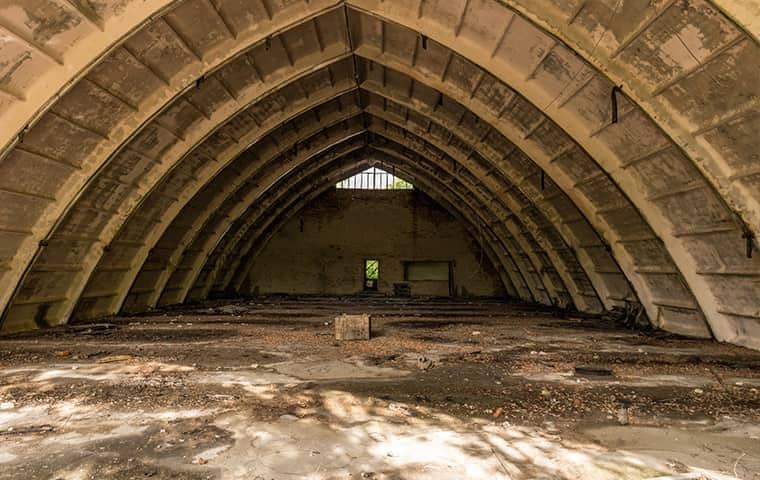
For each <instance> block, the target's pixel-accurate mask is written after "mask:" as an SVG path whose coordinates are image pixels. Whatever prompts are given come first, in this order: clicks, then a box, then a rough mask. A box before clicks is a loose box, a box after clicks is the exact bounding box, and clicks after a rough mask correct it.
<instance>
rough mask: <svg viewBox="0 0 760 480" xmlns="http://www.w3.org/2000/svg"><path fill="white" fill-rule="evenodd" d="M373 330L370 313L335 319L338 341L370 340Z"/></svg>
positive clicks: (345, 315)
mask: <svg viewBox="0 0 760 480" xmlns="http://www.w3.org/2000/svg"><path fill="white" fill-rule="evenodd" d="M371 328H372V317H371V316H370V315H369V314H368V313H363V314H361V315H347V314H345V313H344V314H342V315H338V316H337V317H335V339H336V340H369V339H370V334H371V333H370V330H371Z"/></svg>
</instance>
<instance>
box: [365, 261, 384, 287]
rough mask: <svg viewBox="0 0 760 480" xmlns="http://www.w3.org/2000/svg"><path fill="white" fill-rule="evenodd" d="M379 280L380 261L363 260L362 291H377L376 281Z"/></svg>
mask: <svg viewBox="0 0 760 480" xmlns="http://www.w3.org/2000/svg"><path fill="white" fill-rule="evenodd" d="M379 278H380V261H379V260H374V259H365V260H364V290H372V291H376V290H377V280H378V279H379Z"/></svg>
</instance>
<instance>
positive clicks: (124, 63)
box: [0, 1, 348, 320]
mask: <svg viewBox="0 0 760 480" xmlns="http://www.w3.org/2000/svg"><path fill="white" fill-rule="evenodd" d="M199 3H200V2H195V1H191V2H187V4H186V5H185V6H184V8H189V9H190V11H191V12H192V10H193V8H194V5H195V6H198V5H197V4H199ZM331 7H333V10H334V7H335V2H324V1H314V2H310V6H308V8H305V9H303V8H300V9H299V8H295V9H292V10H289V11H290V13H289V14H286V15H283V16H281V17H278V18H277V20H276V21H267V22H265V23H264V24H263V25H261V26H259V28H253V29H252V30H250V31H247V33H245V34H241V35H238V36H237V37H235V38H230V39H227V40H226V41H221V43H219V42H210V43H208V44H204V43H203V39H206V40H207V39H208V38H209V37H208V36H207V35H206V33H207V32H204V31H203V30H200V31H198V32H196V34H203V35H201V36H200V37H199V38H198V39H196V40H197V42H200V43H197V42H191V41H190V40H189V38H190V37H188V36H187V35H182V34H181V33H180V30H179V29H178V27H177V25H174V26H173V25H172V24H171V18H169V17H163V16H162V17H159V18H157V19H155V20H154V21H153V22H151V23H150V24H149V25H148V26H146V27H145V28H143V29H141V30H140V31H138V32H136V33H135V34H134V35H132V36H131V37H130V38H129V39H128V40H127V41H126V42H125V43H124V44H123V45H120V46H119V47H118V48H117V49H115V50H114V51H113V52H112V53H111V54H109V55H108V56H106V57H105V59H104V61H102V62H100V63H98V64H97V65H96V66H95V67H94V68H93V69H92V70H90V71H89V73H88V75H87V76H86V77H85V78H83V79H82V80H81V81H80V82H78V83H77V84H76V87H77V88H76V89H72V90H70V91H69V92H68V93H67V94H66V95H64V96H63V97H62V98H61V99H60V100H59V101H58V102H56V103H55V105H53V108H52V109H51V110H50V111H48V112H47V113H45V114H44V115H42V116H41V117H40V119H39V121H38V122H37V123H36V124H35V125H34V126H32V127H31V128H29V129H28V131H27V132H26V133H25V135H24V137H23V142H22V143H20V144H17V145H16V147H15V148H13V149H12V150H10V151H9V152H8V154H7V156H6V157H5V158H4V159H3V160H2V163H0V168H5V169H11V173H14V172H15V173H16V175H8V176H6V177H5V178H7V179H8V180H9V181H17V178H16V176H18V175H19V174H23V173H25V172H27V171H28V169H32V170H38V171H39V175H37V176H36V178H34V179H32V180H30V181H31V182H33V183H35V185H34V186H31V187H30V191H31V192H32V193H33V192H39V191H44V192H46V193H47V195H49V196H50V197H51V198H48V197H41V198H40V197H39V195H37V194H35V195H36V196H32V197H29V196H28V195H25V196H21V197H19V195H18V194H15V195H14V196H12V197H11V198H8V199H5V198H4V197H2V194H3V190H2V187H3V186H5V185H4V184H2V185H0V199H2V200H3V201H6V200H7V203H8V204H10V207H13V206H14V205H16V204H18V203H19V202H20V201H21V200H25V203H26V204H28V205H25V207H24V210H25V213H24V215H22V216H19V215H18V214H17V215H15V216H12V217H9V220H10V221H11V222H12V226H13V232H15V233H13V232H12V234H11V235H10V237H9V238H7V239H6V238H2V240H4V241H8V242H13V243H12V244H13V245H16V248H15V254H14V255H13V257H12V259H11V261H10V266H9V271H8V272H6V273H5V274H4V275H3V276H2V277H0V287H2V288H0V308H2V307H5V306H6V304H7V303H8V302H9V300H10V296H11V293H13V292H14V284H19V283H21V281H22V280H21V279H22V277H26V276H27V274H28V273H29V265H30V264H31V262H34V261H36V260H37V258H38V257H39V256H40V255H41V254H42V252H41V248H40V245H39V244H40V242H42V243H43V244H44V243H50V240H51V238H50V237H51V236H52V234H53V232H54V231H55V230H56V229H58V228H59V223H60V222H61V221H62V220H63V218H64V216H65V215H67V214H69V211H70V210H71V208H72V207H73V205H74V204H75V202H76V201H77V200H78V199H79V198H80V197H81V196H82V195H84V194H85V192H86V189H87V188H90V187H92V185H93V183H95V180H94V179H95V178H96V177H95V176H96V175H98V174H102V173H103V172H102V170H104V169H106V168H107V165H109V164H113V163H114V162H113V158H118V156H119V155H122V157H123V156H124V153H123V152H124V145H125V143H126V142H130V141H132V142H134V141H137V142H139V141H140V140H142V141H143V143H144V142H146V141H148V142H150V141H152V139H151V135H154V136H156V137H158V138H160V139H161V140H162V141H164V142H166V139H165V138H164V137H166V136H167V135H168V136H170V137H175V139H179V138H176V137H180V138H181V137H183V135H176V134H174V135H172V134H173V133H174V132H172V131H171V129H166V128H162V127H160V117H161V115H164V116H169V117H171V116H172V115H173V114H176V113H180V114H182V113H184V114H185V119H187V117H188V114H187V113H185V112H184V111H183V110H186V109H188V108H190V109H191V110H192V109H193V107H192V105H193V104H192V101H191V102H189V104H190V106H189V107H188V106H187V105H185V106H184V109H183V106H182V105H179V108H177V109H176V110H178V112H177V111H176V110H175V111H174V112H173V111H172V110H171V109H170V103H171V102H172V101H173V100H175V99H177V100H180V99H183V98H184V97H186V96H191V95H192V93H193V92H194V89H195V88H196V87H197V86H200V87H201V88H200V90H201V91H207V90H211V93H212V94H217V95H218V93H217V92H214V90H218V89H219V88H222V89H223V90H227V88H228V87H231V92H227V93H226V94H227V95H229V96H231V97H233V99H234V100H237V98H235V97H238V98H239V97H242V96H243V95H244V94H249V95H250V96H251V97H255V96H256V95H257V93H256V92H255V90H256V89H258V90H259V92H258V95H260V94H261V93H263V92H262V91H266V89H267V87H268V86H269V85H268V82H269V81H273V80H275V79H276V78H277V76H278V75H279V74H281V73H282V72H278V70H284V69H287V68H289V69H291V70H295V69H301V71H302V73H303V74H307V73H308V72H309V70H313V69H316V68H318V65H319V63H320V62H326V61H329V60H332V59H334V58H336V56H340V55H347V53H348V46H347V44H346V42H345V34H342V30H341V26H340V22H341V18H342V16H341V15H340V14H339V13H340V12H333V14H332V15H333V16H334V17H330V11H331V10H330V8H331ZM325 10H326V11H325ZM173 12H174V14H175V15H181V12H182V10H174V11H173ZM212 13H213V12H212ZM214 15H215V14H214ZM214 15H210V16H209V17H210V18H212V19H213V18H214ZM309 20H313V22H312V23H310V24H305V23H304V22H306V21H309ZM330 21H332V22H337V23H336V24H335V25H337V28H334V26H333V25H323V26H322V27H317V28H322V29H323V30H324V31H323V32H320V34H319V37H320V38H321V39H322V40H321V42H316V41H313V42H309V43H308V46H306V48H305V49H302V53H304V54H305V55H306V56H308V53H309V52H310V51H311V52H313V51H317V52H319V54H318V56H322V60H318V59H316V58H314V56H311V57H310V58H306V59H303V60H305V61H304V62H302V63H299V64H291V63H290V62H289V60H294V59H293V58H291V57H290V56H289V55H286V54H285V52H284V49H283V45H284V44H285V43H283V42H287V40H285V41H280V42H278V38H280V37H279V36H274V35H273V34H275V33H277V32H278V31H282V32H283V34H285V33H287V32H290V34H291V35H292V34H294V32H295V33H296V34H302V32H301V31H299V27H300V29H301V30H305V29H308V30H312V31H313V28H314V25H318V24H319V22H330ZM314 22H316V23H314ZM202 26H203V25H200V27H202ZM184 27H185V28H191V26H190V25H188V24H185V25H184ZM326 27H329V28H326ZM216 28H217V29H219V35H217V37H216V38H217V39H221V38H222V37H223V35H221V33H223V32H224V31H226V27H225V26H224V24H223V23H221V22H218V23H216ZM343 31H344V29H343ZM185 33H186V34H187V33H188V32H187V31H186V32H185ZM316 35H317V34H316V33H313V32H312V33H311V36H313V37H315V36H316ZM267 38H268V39H269V40H268V41H267V40H266V39H267ZM193 45H194V46H193ZM257 46H258V47H259V48H258V50H256V47H257ZM270 47H271V48H272V49H273V52H271V53H272V54H271V55H270V52H269V48H270ZM252 48H253V51H250V50H251V49H252ZM274 51H277V53H278V54H277V55H274V53H275V52H274ZM257 52H258V53H257ZM264 52H266V54H264ZM256 57H258V58H261V57H267V58H268V59H269V58H270V57H271V60H275V61H279V62H280V64H279V65H278V64H277V63H272V62H271V61H266V60H265V61H263V62H262V65H261V66H256V68H254V66H253V65H250V64H249V66H248V70H247V71H248V76H249V77H250V78H252V79H260V80H261V81H260V82H259V83H258V84H253V85H247V84H246V83H241V79H239V78H235V77H225V73H227V70H225V67H229V65H231V64H234V63H235V62H239V63H240V62H242V63H248V62H250V61H252V60H253V59H254V58H256ZM267 69H269V70H267ZM212 73H213V74H214V75H215V76H216V77H218V78H221V79H222V80H219V83H217V82H216V81H214V82H205V83H204V82H199V79H205V78H206V77H207V76H209V75H210V74H212ZM262 73H263V74H265V78H261V77H260V75H261V74H262ZM266 74H269V75H266ZM225 81H226V83H225ZM241 85H242V87H244V88H246V89H248V91H242V90H236V89H235V87H240V86H241ZM251 88H252V89H253V90H254V91H250V89H251ZM82 97H84V99H85V101H84V102H81V101H80V100H79V99H81V98H82ZM244 100H245V99H242V100H241V101H244ZM180 101H183V100H180ZM82 103H83V104H85V105H86V107H84V106H82ZM230 107H233V105H230ZM233 108H234V107H233ZM195 113H196V114H198V115H199V116H200V117H201V118H202V119H203V120H206V121H211V120H212V119H210V118H205V115H206V114H207V112H202V111H201V112H195ZM156 120H158V122H157V121H156ZM156 125H159V126H158V127H156ZM168 125H170V126H172V127H175V128H176V127H177V125H175V124H174V123H173V122H171V121H170V122H169V124H168ZM181 126H182V127H185V128H187V127H190V126H191V125H181ZM149 127H150V128H160V129H161V132H160V133H155V132H151V131H150V129H149ZM146 128H148V133H146ZM56 132H57V133H56ZM192 132H193V130H192V129H191V130H189V131H188V132H187V133H192ZM56 136H57V138H56ZM62 139H66V140H65V141H64V140H62ZM72 139H73V141H72ZM181 139H182V140H188V139H187V138H181ZM149 153H152V152H149ZM133 163H135V165H134V168H139V167H142V168H145V166H144V165H140V164H139V163H138V162H133ZM20 164H24V165H25V168H24V169H20V170H19V169H18V166H19V165H20ZM0 173H2V172H0ZM109 188H111V189H113V190H116V193H122V192H121V191H120V188H119V187H118V186H110V187H109ZM122 190H123V188H122ZM52 197H54V198H52ZM20 199H21V200H20ZM116 202H118V200H117V201H116ZM19 208H21V207H19ZM3 227H8V228H10V226H6V225H4V224H0V232H2V229H3ZM6 237H8V235H6ZM103 246H104V245H100V246H99V248H102V247H103ZM95 249H97V247H96V248H95ZM6 287H7V288H6ZM43 288H44V287H43ZM54 296H55V295H54ZM57 296H58V297H59V298H63V297H64V296H63V295H57ZM53 300H54V299H53ZM56 309H57V306H56V305H54V306H53V308H52V309H51V310H53V311H54V310H56ZM63 310H64V311H65V310H66V309H65V308H64V309H63ZM27 313H29V312H25V316H28V315H26V314H27ZM51 313H52V312H51ZM34 315H35V314H32V316H34ZM57 316H58V317H61V315H57ZM64 316H65V315H64ZM43 320H44V319H43Z"/></svg>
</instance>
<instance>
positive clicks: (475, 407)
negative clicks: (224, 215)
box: [0, 297, 760, 480]
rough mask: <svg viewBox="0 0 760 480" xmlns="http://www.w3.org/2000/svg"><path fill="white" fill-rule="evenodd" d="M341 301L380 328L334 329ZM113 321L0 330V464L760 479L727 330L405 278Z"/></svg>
mask: <svg viewBox="0 0 760 480" xmlns="http://www.w3.org/2000/svg"><path fill="white" fill-rule="evenodd" d="M220 306H221V307H225V306H226V307H229V306H234V307H235V308H234V309H233V308H226V307H225V309H224V311H221V310H220ZM224 312H235V313H234V314H230V313H224ZM340 313H347V314H358V315H361V314H368V315H371V316H372V330H373V338H372V339H371V340H369V341H360V342H336V341H335V339H334V337H333V334H334V331H335V330H334V327H333V326H332V319H334V318H335V317H336V316H337V315H338V314H340ZM109 321H110V322H112V324H114V325H115V327H114V328H110V329H109V330H108V331H109V332H110V334H109V335H108V336H105V337H104V336H97V335H95V336H93V335H80V334H79V333H77V332H75V331H72V330H70V329H68V328H53V329H49V330H43V331H39V332H34V333H25V334H19V335H13V336H9V337H5V338H3V339H0V479H3V480H5V479H8V480H10V479H14V480H16V479H32V480H34V479H60V480H81V479H91V478H97V479H136V478H151V479H175V478H182V479H246V480H248V479H256V478H260V479H266V480H272V479H275V480H280V479H296V478H298V479H300V478H309V479H324V480H327V479H357V478H373V479H377V480H387V479H405V480H417V479H435V480H440V479H443V480H446V479H462V478H468V479H488V480H491V479H547V480H548V479H559V480H569V479H580V478H582V479H594V480H596V479H602V480H605V479H610V480H612V479H630V480H644V479H647V480H649V479H654V478H691V479H693V478H699V476H700V475H702V476H704V477H705V478H709V479H711V480H719V479H720V480H726V479H736V478H739V479H743V480H758V479H760V393H759V392H758V389H760V352H753V351H750V350H745V349H742V348H740V347H737V346H732V345H725V344H719V343H715V342H710V341H703V340H694V339H684V338H678V337H675V336H670V335H662V334H657V335H652V334H650V332H641V331H637V330H631V329H625V328H621V327H619V326H616V324H615V323H614V322H613V321H612V320H605V319H603V318H582V319H577V318H573V319H569V318H566V317H563V316H562V315H558V314H557V313H556V312H555V311H548V310H544V309H540V308H536V307H531V306H524V305H519V304H504V303H498V302H480V303H477V304H476V303H466V302H464V301H440V300H419V299H408V298H407V299H403V300H402V299H395V300H394V299H367V298H361V299H357V298H354V299H342V298H329V297H324V298H323V297H304V298H274V299H271V300H269V299H265V298H264V299H262V298H260V299H257V300H256V302H255V303H254V302H237V303H233V304H231V303H230V302H229V301H227V302H226V303H222V302H221V301H220V302H218V303H214V302H209V303H207V304H205V305H201V306H198V307H193V308H191V307H188V308H184V309H182V310H170V311H165V312H155V314H154V315H152V316H144V315H143V316H140V317H119V318H114V319H109ZM473 332H478V334H477V335H473ZM40 459H44V461H41V460H40Z"/></svg>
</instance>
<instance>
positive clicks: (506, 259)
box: [163, 139, 532, 303]
mask: <svg viewBox="0 0 760 480" xmlns="http://www.w3.org/2000/svg"><path fill="white" fill-rule="evenodd" d="M350 142H351V140H350V139H349V143H350ZM345 143H346V142H345V140H344V141H343V142H341V143H340V144H336V145H333V146H332V147H331V149H332V152H327V153H326V154H324V155H322V157H323V158H319V157H316V159H315V158H314V157H313V158H312V160H310V166H309V168H308V171H304V172H303V173H301V174H292V175H290V176H289V178H286V179H283V180H281V181H279V182H278V183H277V185H274V186H272V188H270V189H268V190H267V192H265V196H264V197H263V198H262V199H260V200H259V201H257V202H255V203H254V204H251V205H249V209H252V210H254V211H256V212H258V214H262V213H263V212H265V211H266V212H267V218H270V219H271V218H273V216H272V215H270V212H271V209H272V208H273V205H274V204H275V202H277V201H282V200H288V201H291V202H292V201H295V200H296V199H298V198H299V197H300V196H302V195H305V192H308V191H310V190H313V189H314V184H315V183H317V182H316V180H315V179H319V181H323V178H322V177H324V176H325V175H326V174H325V170H328V171H329V170H330V169H332V168H334V165H335V164H338V165H341V164H344V163H346V162H348V164H349V168H350V166H351V165H354V164H355V163H356V162H355V160H354V159H351V157H356V158H364V156H365V154H364V152H363V150H364V147H365V145H366V143H365V141H364V140H363V139H362V142H361V143H359V148H357V149H349V150H348V151H345V150H344V146H345ZM336 148H337V149H338V150H337V151H336V150H335V149H336ZM338 152H339V153H338ZM347 158H348V159H347ZM315 172H316V173H315ZM345 175H347V174H346V173H343V174H341V175H338V176H337V177H334V178H332V179H331V180H330V181H328V183H330V182H332V183H335V182H337V181H338V180H340V179H341V178H343V176H345ZM294 184H295V185H300V186H301V188H300V190H299V189H298V188H296V187H294V186H293V185H294ZM294 190H296V192H295V193H294ZM468 211H469V212H470V216H469V217H467V218H468V221H469V223H471V222H472V221H471V220H469V219H471V218H473V217H476V216H477V215H475V212H474V211H472V210H468ZM247 217H248V215H245V216H244V217H241V219H245V218H247ZM246 230H247V228H237V226H236V227H234V228H230V229H227V230H225V232H221V233H219V236H218V237H217V238H215V239H214V241H213V242H212V247H213V248H214V252H220V251H226V250H228V249H229V245H230V243H229V242H228V240H229V239H230V238H234V239H239V238H240V237H241V236H242V235H243V233H244V231H246ZM226 232H230V233H229V234H228V235H225V234H224V233H226ZM235 243H236V242H232V243H231V244H232V245H234V244H235ZM486 243H488V244H489V245H494V246H495V251H496V252H505V253H503V254H498V253H497V258H498V259H499V261H500V263H501V264H502V265H506V268H507V275H509V278H508V280H510V281H509V283H512V281H516V282H518V288H517V290H518V293H519V292H522V294H521V296H522V298H524V299H532V297H531V296H530V291H529V290H527V288H526V287H524V286H523V285H520V284H522V283H523V282H524V279H523V277H522V276H521V273H520V271H519V270H517V268H515V267H511V268H510V264H511V261H510V259H511V258H513V257H512V254H510V253H508V252H509V248H505V247H504V246H503V245H502V244H501V243H500V242H499V241H498V240H497V239H496V238H495V237H491V238H489V239H487V240H486ZM213 257H214V256H213V255H211V256H210V257H209V260H208V261H206V260H207V256H206V255H204V256H202V262H201V265H200V266H199V268H198V269H196V270H195V271H194V272H193V274H191V275H186V276H184V277H181V276H178V277H177V278H182V279H183V282H182V284H180V285H184V286H180V285H178V288H177V289H178V290H182V291H183V293H182V294H180V295H178V296H175V297H174V298H176V299H178V301H182V300H184V298H183V296H186V295H189V294H190V295H191V296H192V298H195V296H197V295H201V296H205V294H206V293H207V291H206V290H205V289H201V290H202V293H198V292H197V290H196V291H195V293H191V290H190V287H191V286H192V285H193V284H194V283H197V282H196V279H197V278H199V277H200V278H201V280H199V281H200V282H201V283H203V281H204V280H209V279H210V278H212V277H214V278H215V276H216V275H215V274H216V271H213V272H212V274H211V276H209V275H204V274H203V272H204V271H205V272H208V271H209V269H205V270H204V269H201V268H200V267H203V266H204V264H205V265H206V266H209V265H213V264H215V260H214V258H213ZM208 285H209V287H210V286H211V281H209V283H208ZM505 285H508V283H507V282H505ZM508 288H509V287H508ZM168 290H169V291H171V290H172V289H171V288H169V289H168ZM525 295H527V297H525ZM163 300H164V301H166V303H172V302H170V301H168V299H163Z"/></svg>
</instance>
